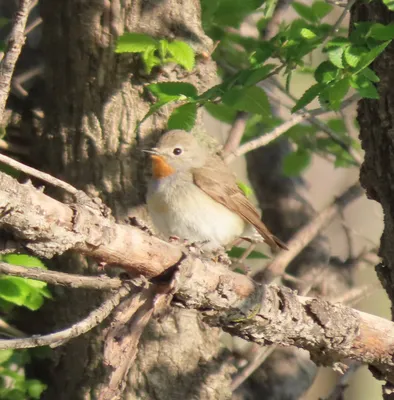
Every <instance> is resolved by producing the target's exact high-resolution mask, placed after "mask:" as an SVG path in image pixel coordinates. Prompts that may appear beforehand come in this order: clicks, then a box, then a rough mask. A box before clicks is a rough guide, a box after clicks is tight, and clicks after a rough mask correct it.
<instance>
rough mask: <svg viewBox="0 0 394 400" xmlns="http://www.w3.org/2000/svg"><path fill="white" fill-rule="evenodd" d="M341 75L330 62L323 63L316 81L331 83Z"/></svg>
mask: <svg viewBox="0 0 394 400" xmlns="http://www.w3.org/2000/svg"><path fill="white" fill-rule="evenodd" d="M338 74H339V69H338V68H337V67H335V65H332V64H331V63H330V62H329V61H324V62H322V63H321V64H320V65H319V66H318V67H317V68H316V71H315V75H314V76H315V79H316V81H317V82H319V83H330V82H332V81H333V80H334V79H335V78H336V77H337V76H338Z"/></svg>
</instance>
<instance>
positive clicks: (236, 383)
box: [231, 345, 277, 392]
mask: <svg viewBox="0 0 394 400" xmlns="http://www.w3.org/2000/svg"><path fill="white" fill-rule="evenodd" d="M276 348H277V346H275V345H272V346H268V347H263V348H261V349H258V350H257V354H256V356H255V357H254V358H253V360H252V361H251V362H250V363H249V364H248V365H247V366H246V367H245V368H244V369H243V370H242V371H241V372H239V373H238V374H237V375H236V376H235V377H234V379H233V381H232V382H231V390H232V391H233V392H234V391H235V390H237V389H238V388H239V387H240V386H241V385H242V384H243V383H244V382H245V381H246V379H248V378H249V377H250V375H252V374H253V372H254V371H256V369H257V368H259V367H260V365H261V364H262V363H263V362H264V361H265V360H266V359H267V358H268V357H269V356H270V355H271V354H272V352H274V351H275V350H276Z"/></svg>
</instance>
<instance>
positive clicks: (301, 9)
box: [291, 1, 318, 22]
mask: <svg viewBox="0 0 394 400" xmlns="http://www.w3.org/2000/svg"><path fill="white" fill-rule="evenodd" d="M291 6H292V7H293V8H294V10H295V12H296V13H297V14H298V15H299V16H300V17H302V18H305V19H306V20H308V21H309V22H318V18H317V16H316V14H315V13H314V12H313V10H312V8H311V7H308V6H306V5H305V4H303V3H299V2H298V1H293V2H292V3H291Z"/></svg>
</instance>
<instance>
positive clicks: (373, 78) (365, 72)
mask: <svg viewBox="0 0 394 400" xmlns="http://www.w3.org/2000/svg"><path fill="white" fill-rule="evenodd" d="M361 75H364V76H365V77H366V78H367V79H369V80H370V81H371V82H380V78H379V77H378V76H377V75H376V74H375V72H374V71H373V70H372V69H371V68H369V67H366V68H364V69H363V70H362V71H361Z"/></svg>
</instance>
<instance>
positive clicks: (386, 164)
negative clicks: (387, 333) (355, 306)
mask: <svg viewBox="0 0 394 400" xmlns="http://www.w3.org/2000/svg"><path fill="white" fill-rule="evenodd" d="M362 21H372V22H380V23H382V24H389V23H392V22H393V21H394V13H393V12H390V11H389V10H388V9H387V7H386V5H385V4H383V2H378V1H373V2H371V3H368V4H367V3H362V2H357V3H356V4H355V5H354V6H353V8H352V23H356V22H362ZM373 69H374V71H375V72H376V73H377V75H378V76H379V78H380V82H379V83H378V84H377V88H378V91H379V96H380V98H379V100H362V101H360V103H359V108H358V121H359V124H360V139H361V142H362V147H363V149H364V150H365V159H364V163H363V165H362V168H361V173H360V180H361V183H362V185H363V186H364V188H365V189H366V191H367V195H368V196H369V198H371V199H373V200H376V201H378V202H379V203H380V204H381V206H382V208H383V212H384V231H383V235H382V237H381V242H380V251H379V255H380V257H382V259H383V261H382V263H380V264H378V265H377V266H376V271H377V274H378V276H379V279H380V281H381V282H382V285H383V287H384V288H385V290H386V291H387V294H388V296H389V298H390V300H391V302H392V304H394V246H393V242H394V208H393V205H394V164H393V160H394V136H393V122H392V121H393V119H394V92H393V82H394V80H393V77H394V75H393V71H394V46H393V44H390V46H388V47H387V48H386V50H385V52H384V53H383V54H382V55H381V56H380V57H379V58H378V59H377V60H376V61H375V62H374V63H373ZM393 311H394V309H393V306H392V315H393V317H394V312H393ZM372 372H374V371H372ZM377 378H379V376H377ZM388 386H389V385H386V386H385V387H384V388H383V393H384V398H385V399H392V398H394V395H393V391H392V389H393V388H392V387H388Z"/></svg>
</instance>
